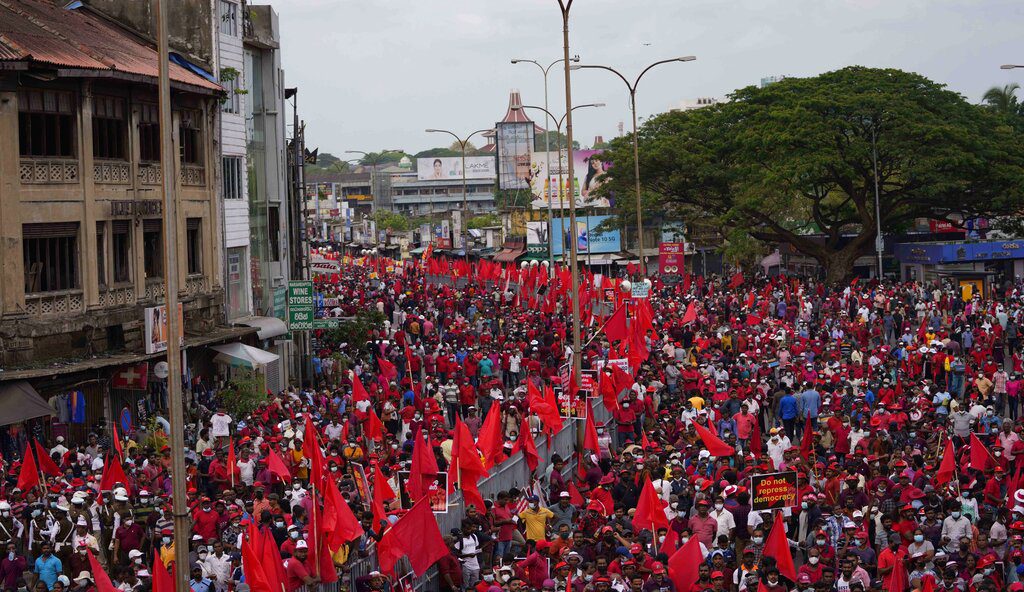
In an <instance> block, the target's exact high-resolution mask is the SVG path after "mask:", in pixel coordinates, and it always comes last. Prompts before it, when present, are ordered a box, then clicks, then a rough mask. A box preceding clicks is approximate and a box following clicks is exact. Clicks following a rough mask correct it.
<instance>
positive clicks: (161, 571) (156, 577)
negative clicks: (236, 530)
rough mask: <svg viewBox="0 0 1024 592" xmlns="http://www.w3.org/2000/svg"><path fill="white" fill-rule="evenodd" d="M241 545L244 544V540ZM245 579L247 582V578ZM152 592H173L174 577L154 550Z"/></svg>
mask: <svg viewBox="0 0 1024 592" xmlns="http://www.w3.org/2000/svg"><path fill="white" fill-rule="evenodd" d="M242 544H243V545H244V544H245V541H244V540H243V541H242ZM245 579H246V581H248V580H249V578H248V577H246V578H245ZM249 589H250V590H253V592H255V591H256V588H253V587H251V586H250V588H249ZM153 592H174V576H173V575H172V573H171V572H169V571H167V566H166V565H164V562H163V561H162V560H161V559H160V551H158V550H156V549H153Z"/></svg>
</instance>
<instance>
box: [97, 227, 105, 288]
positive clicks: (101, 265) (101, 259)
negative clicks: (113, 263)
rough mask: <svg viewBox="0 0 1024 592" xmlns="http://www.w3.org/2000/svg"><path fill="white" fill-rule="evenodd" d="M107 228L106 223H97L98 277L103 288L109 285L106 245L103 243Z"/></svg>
mask: <svg viewBox="0 0 1024 592" xmlns="http://www.w3.org/2000/svg"><path fill="white" fill-rule="evenodd" d="M106 226H107V224H106V222H97V223H96V277H97V278H98V279H99V285H100V287H101V288H104V287H106V285H107V265H106V264H107V257H106V255H107V253H106V248H105V247H106V243H104V242H103V230H104V229H105V228H106Z"/></svg>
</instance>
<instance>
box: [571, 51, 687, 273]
mask: <svg viewBox="0 0 1024 592" xmlns="http://www.w3.org/2000/svg"><path fill="white" fill-rule="evenodd" d="M696 59H697V57H696V56H682V57H678V58H670V59H667V60H661V61H658V62H654V63H653V64H651V65H650V66H647V67H646V68H644V69H643V70H642V71H641V72H640V75H639V76H637V77H636V80H634V81H633V82H632V84H631V83H630V82H629V80H627V79H626V77H625V76H623V75H622V74H621V73H620V72H619V71H618V70H616V69H615V68H612V67H609V66H600V65H578V64H577V65H574V66H572V69H574V70H580V69H584V68H587V69H595V70H607V71H609V72H611V73H612V74H615V75H616V76H618V77H619V78H621V79H622V82H624V83H626V88H628V89H629V109H630V111H632V112H633V180H634V182H635V183H636V238H637V247H638V249H639V252H640V270H641V273H643V274H644V275H647V258H646V257H645V256H644V228H643V214H642V213H641V208H640V139H639V138H638V137H637V134H636V87H637V85H638V84H640V79H641V78H643V77H644V74H647V72H648V71H649V70H650V69H651V68H653V67H655V66H659V65H661V64H670V63H672V62H692V61H694V60H696ZM566 78H568V74H566Z"/></svg>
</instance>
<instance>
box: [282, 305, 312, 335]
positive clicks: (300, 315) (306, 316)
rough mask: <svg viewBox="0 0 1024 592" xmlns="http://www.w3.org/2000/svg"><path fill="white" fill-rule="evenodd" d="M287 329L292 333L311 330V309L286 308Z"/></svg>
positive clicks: (305, 307)
mask: <svg viewBox="0 0 1024 592" xmlns="http://www.w3.org/2000/svg"><path fill="white" fill-rule="evenodd" d="M288 328H289V329H291V330H292V331H302V330H306V329H312V328H313V307H312V306H295V307H288Z"/></svg>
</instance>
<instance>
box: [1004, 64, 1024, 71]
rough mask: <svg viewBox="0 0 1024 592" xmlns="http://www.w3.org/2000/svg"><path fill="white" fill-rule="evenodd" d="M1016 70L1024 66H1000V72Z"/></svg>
mask: <svg viewBox="0 0 1024 592" xmlns="http://www.w3.org/2000/svg"><path fill="white" fill-rule="evenodd" d="M1014 68H1024V65H1018V64H1003V65H1002V66H999V69H1000V70H1013V69H1014Z"/></svg>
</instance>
